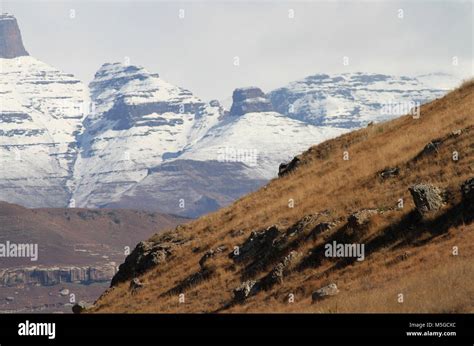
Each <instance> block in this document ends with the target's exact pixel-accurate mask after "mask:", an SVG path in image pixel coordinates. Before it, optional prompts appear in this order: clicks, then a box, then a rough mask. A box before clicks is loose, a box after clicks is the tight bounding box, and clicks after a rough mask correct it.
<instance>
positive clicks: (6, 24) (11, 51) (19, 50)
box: [0, 13, 29, 59]
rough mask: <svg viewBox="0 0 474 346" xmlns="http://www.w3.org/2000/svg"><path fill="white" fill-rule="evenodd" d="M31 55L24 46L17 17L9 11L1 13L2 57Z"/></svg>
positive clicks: (0, 46)
mask: <svg viewBox="0 0 474 346" xmlns="http://www.w3.org/2000/svg"><path fill="white" fill-rule="evenodd" d="M25 55H29V54H28V52H27V51H26V50H25V47H24V46H23V41H22V39H21V32H20V29H19V27H18V23H17V21H16V18H15V17H14V16H13V15H11V14H8V13H2V14H0V58H4V59H13V58H16V57H19V56H25Z"/></svg>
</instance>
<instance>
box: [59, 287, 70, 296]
mask: <svg viewBox="0 0 474 346" xmlns="http://www.w3.org/2000/svg"><path fill="white" fill-rule="evenodd" d="M59 294H60V295H62V296H63V297H65V296H67V295H69V290H68V289H67V288H63V289H62V290H61V291H59Z"/></svg>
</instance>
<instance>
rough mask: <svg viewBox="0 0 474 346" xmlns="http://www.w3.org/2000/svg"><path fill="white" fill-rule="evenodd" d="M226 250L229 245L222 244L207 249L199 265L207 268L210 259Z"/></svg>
mask: <svg viewBox="0 0 474 346" xmlns="http://www.w3.org/2000/svg"><path fill="white" fill-rule="evenodd" d="M226 250H227V247H226V246H222V245H221V246H218V247H217V248H216V249H215V250H213V249H211V250H209V251H206V253H205V254H204V255H203V256H202V257H201V259H200V260H199V266H200V267H201V269H207V268H208V266H206V262H207V261H208V260H209V259H211V258H214V257H215V256H216V255H217V254H220V253H223V252H224V251H226Z"/></svg>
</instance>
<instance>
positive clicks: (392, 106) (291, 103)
mask: <svg viewBox="0 0 474 346" xmlns="http://www.w3.org/2000/svg"><path fill="white" fill-rule="evenodd" d="M457 83H459V81H458V80H457V79H456V78H454V77H453V76H451V75H446V74H431V75H424V76H420V78H415V77H406V76H392V75H384V74H375V73H361V72H357V73H344V74H341V75H337V76H330V75H327V74H317V75H313V76H309V77H307V78H304V79H302V80H299V81H295V82H292V83H290V84H289V85H287V86H285V87H283V88H279V89H276V90H274V91H272V92H270V94H269V97H270V100H271V102H272V104H273V107H274V109H275V110H276V111H278V112H280V113H282V114H285V115H287V116H289V117H291V118H294V119H299V120H302V121H305V122H307V123H310V124H313V125H329V126H337V127H345V128H354V127H361V126H364V125H365V124H367V123H368V122H370V121H375V122H379V121H384V120H388V119H392V118H395V117H398V116H400V115H403V114H406V113H407V111H409V110H410V108H412V106H416V105H419V104H422V103H425V102H427V101H429V100H432V99H435V98H437V97H440V96H442V95H444V94H446V92H447V91H448V90H449V89H450V88H454V87H455V86H456V84H457Z"/></svg>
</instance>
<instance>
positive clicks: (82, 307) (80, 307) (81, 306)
mask: <svg viewBox="0 0 474 346" xmlns="http://www.w3.org/2000/svg"><path fill="white" fill-rule="evenodd" d="M90 307H92V304H89V303H87V302H85V301H82V300H81V301H80V302H79V303H77V304H74V306H73V307H72V312H73V313H74V314H81V313H83V312H84V311H86V310H87V309H89V308H90Z"/></svg>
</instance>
